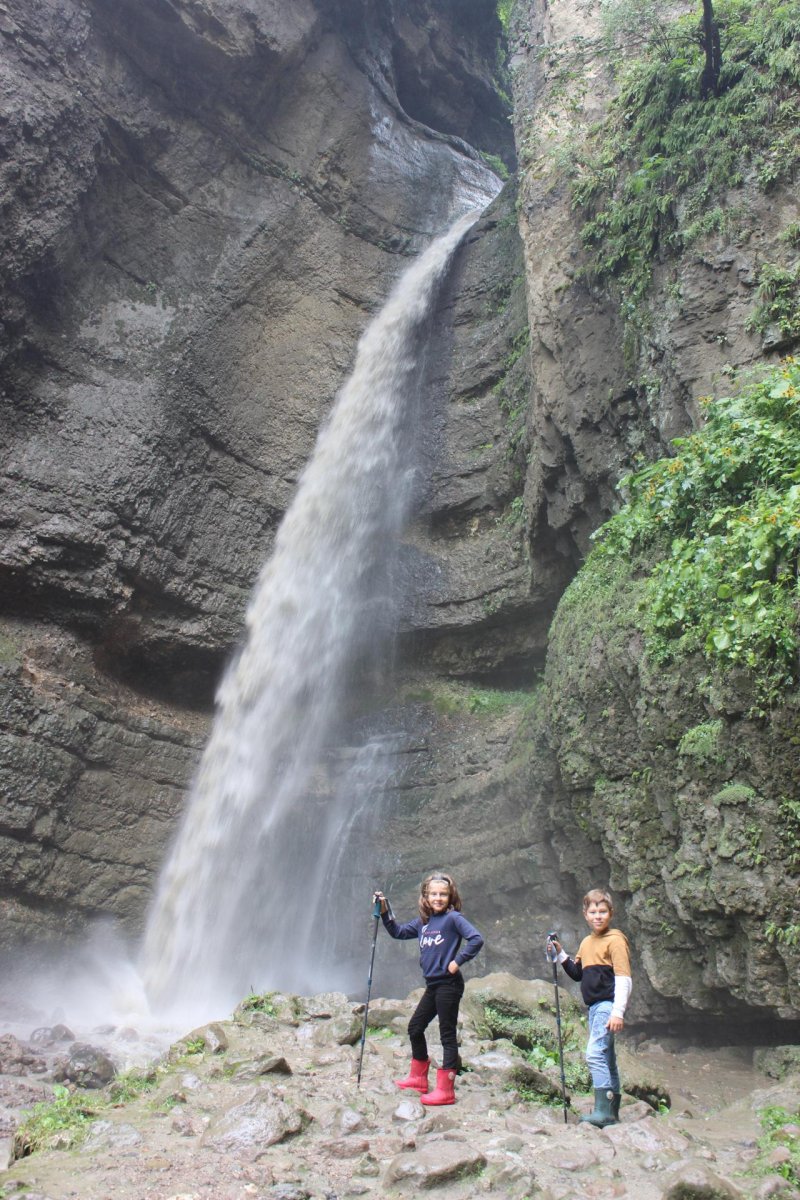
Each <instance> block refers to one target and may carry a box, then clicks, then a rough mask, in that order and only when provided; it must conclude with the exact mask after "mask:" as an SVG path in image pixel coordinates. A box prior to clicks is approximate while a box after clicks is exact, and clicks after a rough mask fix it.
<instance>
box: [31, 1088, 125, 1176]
mask: <svg viewBox="0 0 800 1200" xmlns="http://www.w3.org/2000/svg"><path fill="white" fill-rule="evenodd" d="M106 1103H107V1102H106V1101H105V1100H104V1099H101V1098H99V1097H98V1098H97V1099H96V1100H94V1099H93V1100H92V1101H90V1100H89V1099H88V1097H87V1096H86V1094H85V1093H83V1092H81V1093H79V1092H74V1093H73V1092H70V1090H69V1088H65V1087H62V1086H61V1085H60V1084H56V1085H55V1086H54V1088H53V1099H52V1100H50V1101H43V1102H42V1103H40V1104H34V1106H33V1108H32V1109H31V1111H30V1113H29V1114H28V1116H27V1117H26V1118H25V1119H24V1120H23V1121H22V1122H21V1123H20V1125H19V1127H18V1129H17V1131H16V1133H15V1135H14V1157H15V1158H25V1157H27V1155H29V1154H34V1153H35V1152H36V1151H37V1150H44V1149H46V1148H47V1147H50V1146H52V1145H53V1144H54V1143H57V1144H58V1146H59V1148H60V1149H71V1148H72V1147H73V1146H77V1145H79V1143H80V1142H81V1141H82V1140H83V1138H84V1137H85V1136H86V1133H87V1131H88V1127H89V1124H90V1123H91V1122H92V1121H94V1120H96V1118H97V1116H98V1114H99V1112H100V1111H101V1109H102V1108H103V1107H104V1106H105V1104H106Z"/></svg>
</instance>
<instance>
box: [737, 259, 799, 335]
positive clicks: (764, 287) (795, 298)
mask: <svg viewBox="0 0 800 1200" xmlns="http://www.w3.org/2000/svg"><path fill="white" fill-rule="evenodd" d="M757 296H758V304H757V306H756V308H755V310H754V312H753V314H752V315H751V317H750V319H749V320H748V322H747V328H748V329H750V330H751V331H753V330H754V331H756V332H758V333H766V332H767V330H768V329H769V328H770V327H771V326H775V327H776V328H777V329H778V330H779V331H780V334H781V337H782V338H786V339H787V340H790V341H794V339H795V338H800V264H797V265H796V266H794V267H792V268H791V270H790V269H788V268H786V267H780V266H777V265H776V264H775V263H764V265H763V266H762V268H761V270H760V272H759V275H758V293H757Z"/></svg>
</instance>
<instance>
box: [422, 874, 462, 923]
mask: <svg viewBox="0 0 800 1200" xmlns="http://www.w3.org/2000/svg"><path fill="white" fill-rule="evenodd" d="M434 882H436V883H446V884H447V886H448V888H449V890H450V903H449V905H448V906H447V912H450V911H451V909H455V910H456V912H461V897H460V896H459V894H458V888H457V887H456V881H455V879H453V876H452V875H448V874H447V872H446V871H434V872H433V874H432V875H426V876H425V878H424V879H423V881H422V883H421V884H420V885H419V915H420V916H421V917H422V920H423V921H429V920H430V918H431V916H432V915H433V909H432V908H431V906H430V904H428V888H429V887H430V885H431V884H432V883H434Z"/></svg>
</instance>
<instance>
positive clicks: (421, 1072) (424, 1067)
mask: <svg viewBox="0 0 800 1200" xmlns="http://www.w3.org/2000/svg"><path fill="white" fill-rule="evenodd" d="M430 1065H431V1060H430V1059H429V1058H426V1059H425V1060H424V1062H423V1061H422V1060H420V1059H419V1058H412V1060H411V1066H410V1067H409V1069H408V1075H407V1077H406V1078H405V1079H395V1083H396V1084H397V1086H398V1087H399V1088H413V1089H414V1091H415V1092H420V1093H421V1092H427V1090H428V1067H429V1066H430Z"/></svg>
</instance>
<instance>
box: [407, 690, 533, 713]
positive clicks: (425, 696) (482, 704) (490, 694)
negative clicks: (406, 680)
mask: <svg viewBox="0 0 800 1200" xmlns="http://www.w3.org/2000/svg"><path fill="white" fill-rule="evenodd" d="M536 697H537V692H536V691H535V690H534V691H522V690H519V691H512V690H510V689H505V688H484V687H477V686H472V687H464V686H459V685H458V684H456V683H451V684H442V685H440V686H437V687H436V688H432V687H424V688H409V689H407V690H406V691H405V692H403V694H402V699H403V701H404V703H416V704H430V705H431V706H432V708H434V709H435V711H436V712H437V713H439V714H440V715H442V716H447V717H449V716H457V715H458V714H459V713H473V714H475V715H477V716H487V717H496V716H501V715H502V714H503V713H505V712H508V711H510V710H511V709H513V708H523V709H527V708H530V707H532V705H533V704H534V703H535V701H536Z"/></svg>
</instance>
